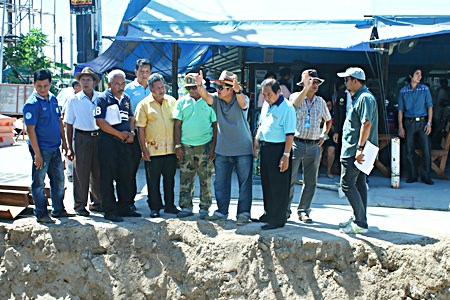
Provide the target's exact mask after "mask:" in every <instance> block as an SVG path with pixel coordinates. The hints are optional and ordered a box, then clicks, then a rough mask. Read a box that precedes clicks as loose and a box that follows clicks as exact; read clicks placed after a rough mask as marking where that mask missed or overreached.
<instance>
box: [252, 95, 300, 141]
mask: <svg viewBox="0 0 450 300" xmlns="http://www.w3.org/2000/svg"><path fill="white" fill-rule="evenodd" d="M258 130H259V139H260V140H261V141H265V142H270V143H283V142H285V141H286V136H287V135H294V132H295V109H294V106H293V105H292V103H291V102H289V101H286V99H284V97H283V96H282V95H281V96H280V98H279V99H278V101H277V102H275V103H274V104H273V105H269V103H267V102H264V104H263V106H262V108H261V117H260V126H259V129H258Z"/></svg>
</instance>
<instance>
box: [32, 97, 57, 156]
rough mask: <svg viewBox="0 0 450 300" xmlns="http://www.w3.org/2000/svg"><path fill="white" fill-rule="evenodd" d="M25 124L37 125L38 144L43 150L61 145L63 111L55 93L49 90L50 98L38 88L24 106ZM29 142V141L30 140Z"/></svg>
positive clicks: (53, 148) (54, 148)
mask: <svg viewBox="0 0 450 300" xmlns="http://www.w3.org/2000/svg"><path fill="white" fill-rule="evenodd" d="M23 116H24V121H25V125H33V126H36V127H35V132H36V137H37V140H38V145H39V148H40V149H41V150H56V149H58V148H59V146H60V145H61V132H60V130H61V127H60V123H59V118H60V117H61V111H60V108H59V106H58V100H57V99H56V97H55V95H53V94H52V93H50V92H49V95H48V100H47V99H45V98H43V97H42V96H41V95H39V94H38V93H37V92H36V90H35V91H34V92H33V94H32V95H31V96H30V97H29V98H28V100H27V102H25V105H24V106H23ZM28 143H29V141H28Z"/></svg>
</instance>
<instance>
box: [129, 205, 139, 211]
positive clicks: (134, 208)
mask: <svg viewBox="0 0 450 300" xmlns="http://www.w3.org/2000/svg"><path fill="white" fill-rule="evenodd" d="M130 209H131V210H132V211H136V210H137V208H136V205H134V203H133V204H130Z"/></svg>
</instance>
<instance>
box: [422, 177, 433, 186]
mask: <svg viewBox="0 0 450 300" xmlns="http://www.w3.org/2000/svg"><path fill="white" fill-rule="evenodd" d="M422 182H423V183H425V184H429V185H433V184H434V182H433V180H431V179H430V178H425V179H422Z"/></svg>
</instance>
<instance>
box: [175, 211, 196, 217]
mask: <svg viewBox="0 0 450 300" xmlns="http://www.w3.org/2000/svg"><path fill="white" fill-rule="evenodd" d="M193 215H194V213H193V212H192V211H189V210H182V211H180V212H179V213H177V217H178V218H187V217H190V216H193Z"/></svg>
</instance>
